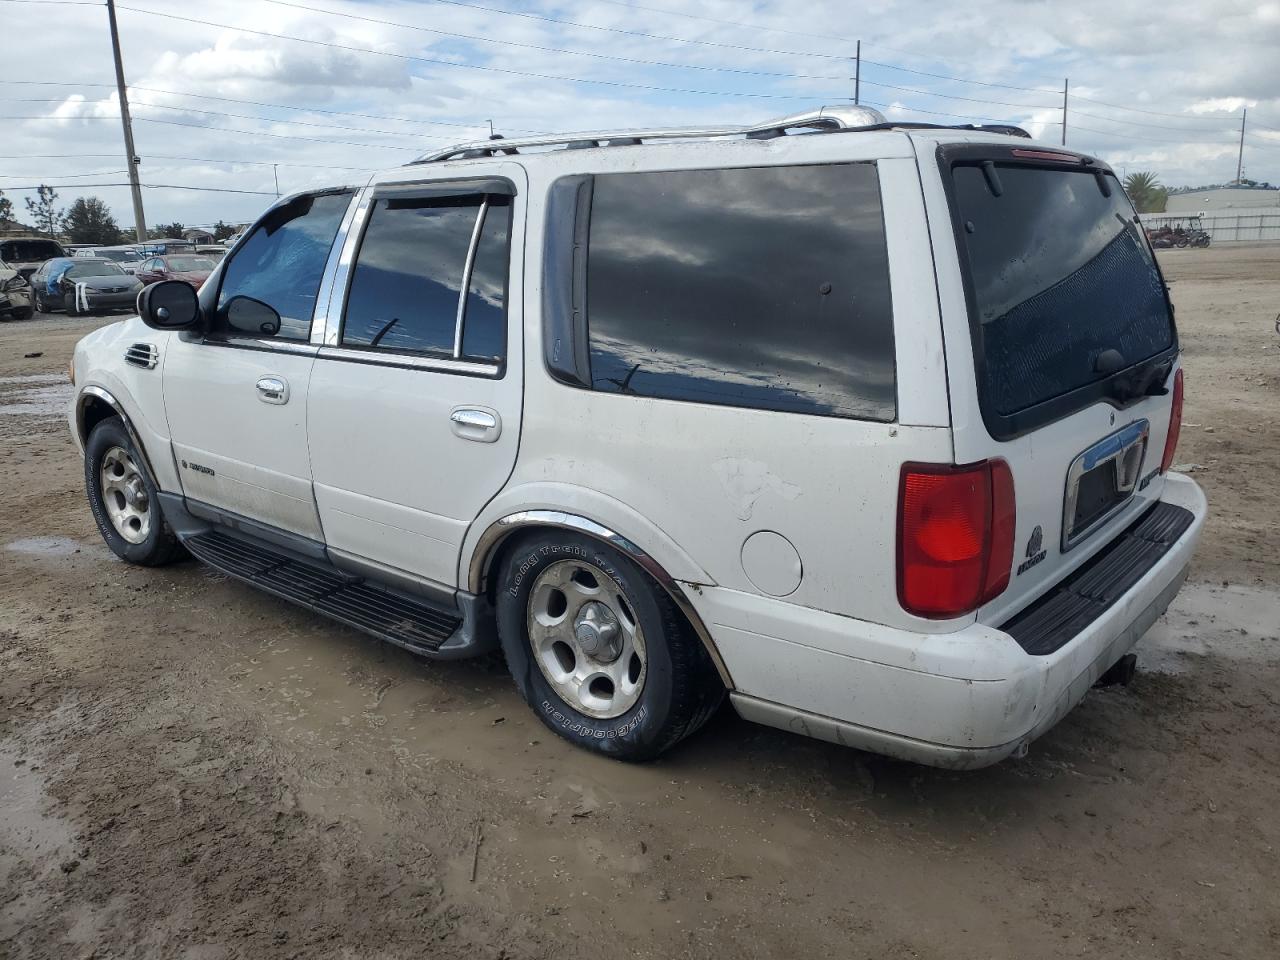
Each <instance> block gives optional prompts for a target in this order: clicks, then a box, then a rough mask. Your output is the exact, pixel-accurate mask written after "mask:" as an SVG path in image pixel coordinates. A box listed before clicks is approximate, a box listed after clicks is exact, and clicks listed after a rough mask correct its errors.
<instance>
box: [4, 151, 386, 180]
mask: <svg viewBox="0 0 1280 960" xmlns="http://www.w3.org/2000/svg"><path fill="white" fill-rule="evenodd" d="M115 156H116V155H115V154H114V153H21V154H18V153H11V154H6V155H4V156H0V160H101V159H106V158H114V157H115ZM144 159H147V160H185V161H188V162H190V163H230V164H248V165H254V166H263V167H271V166H280V167H300V168H304V169H314V170H371V169H372V168H371V167H344V166H342V165H340V164H333V163H288V162H286V161H283V160H276V161H272V160H225V159H214V158H213V157H175V156H173V155H171V154H166V153H148V154H145V156H144ZM112 172H115V173H118V172H119V171H112ZM86 176H87V174H86Z"/></svg>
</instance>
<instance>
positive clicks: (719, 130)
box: [410, 106, 886, 165]
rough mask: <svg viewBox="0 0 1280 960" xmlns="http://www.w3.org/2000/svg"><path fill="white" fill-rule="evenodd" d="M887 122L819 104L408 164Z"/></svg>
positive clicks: (532, 140) (521, 143)
mask: <svg viewBox="0 0 1280 960" xmlns="http://www.w3.org/2000/svg"><path fill="white" fill-rule="evenodd" d="M885 122H886V121H885V118H884V115H883V114H881V113H880V112H879V111H878V110H872V109H871V108H870V107H859V106H838V107H819V108H818V109H817V110H806V111H804V112H802V113H794V114H790V115H789V116H785V117H778V118H776V119H774V120H767V121H765V122H764V123H757V124H752V125H750V126H746V127H731V126H720V127H671V128H666V129H662V128H657V129H647V130H611V131H592V132H588V133H561V134H548V135H545V136H538V137H522V138H520V139H518V140H507V139H505V138H495V139H490V140H480V141H477V142H474V143H459V144H455V145H454V146H452V147H446V148H445V149H443V150H439V151H437V152H435V153H429V154H426V155H425V156H422V157H419V158H418V159H417V160H413V161H410V165H412V164H415V163H435V162H438V161H441V160H472V159H475V158H477V157H494V156H500V155H511V154H515V153H519V152H520V151H521V150H523V149H527V148H529V147H561V148H564V149H568V150H575V149H584V148H587V147H620V146H635V145H637V144H641V143H644V142H645V141H653V140H705V139H710V138H718V137H748V138H751V139H759V140H765V139H769V138H771V137H781V136H786V135H787V132H788V131H790V130H803V129H813V130H846V129H856V128H859V127H867V126H878V125H880V124H883V123H885Z"/></svg>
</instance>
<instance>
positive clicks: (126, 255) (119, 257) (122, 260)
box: [73, 246, 142, 273]
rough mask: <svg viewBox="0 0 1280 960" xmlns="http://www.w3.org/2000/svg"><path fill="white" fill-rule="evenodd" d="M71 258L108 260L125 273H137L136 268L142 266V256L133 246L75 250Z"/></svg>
mask: <svg viewBox="0 0 1280 960" xmlns="http://www.w3.org/2000/svg"><path fill="white" fill-rule="evenodd" d="M73 256H75V257H76V258H77V259H79V258H81V257H87V258H89V259H95V260H110V261H111V262H112V263H115V264H119V266H120V269H121V270H123V271H124V272H125V273H137V272H138V267H139V266H141V264H142V256H141V254H139V253H138V248H137V247H134V246H119V247H86V248H84V249H81V250H77V251H76V252H75V253H74V254H73Z"/></svg>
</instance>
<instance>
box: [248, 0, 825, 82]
mask: <svg viewBox="0 0 1280 960" xmlns="http://www.w3.org/2000/svg"><path fill="white" fill-rule="evenodd" d="M263 2H264V3H271V4H275V5H277V6H281V7H292V8H294V9H296V10H305V11H306V12H307V13H323V14H326V15H327V16H331V17H341V18H342V19H343V20H360V21H363V22H365V23H377V24H381V25H383V26H387V27H399V28H401V29H404V30H417V31H419V32H421V33H433V34H435V35H437V36H441V37H453V38H455V39H459V40H472V41H475V42H478V43H493V44H497V45H499V46H503V47H518V48H520V49H523V50H538V51H540V52H542V53H564V54H569V55H570V56H575V57H592V58H594V59H596V60H613V61H616V62H618V63H634V64H639V65H640V66H646V67H668V68H670V69H674V70H704V71H711V72H716V73H737V74H745V75H748V76H756V77H781V78H785V79H790V80H844V79H845V78H844V77H829V76H814V75H811V74H804V73H781V72H778V71H772V70H751V69H748V68H746V67H721V66H715V65H712V64H703V63H672V62H670V61H668V60H645V59H641V58H638V57H623V56H619V55H618V54H615V53H597V52H595V51H593V50H566V49H564V48H562V47H547V46H542V45H540V44H536V43H522V42H520V41H518V40H498V39H495V38H493V37H484V36H479V35H478V34H473V33H454V32H452V31H449V30H440V29H437V28H435V27H424V26H420V25H418V24H413V23H401V22H399V21H396V20H384V19H382V18H380V17H370V16H362V15H360V14H355V13H343V12H340V11H338V10H326V9H324V8H323V7H311V6H306V5H304V4H301V3H291V2H290V0H263ZM801 56H807V55H806V54H801ZM834 59H838V60H848V59H849V58H848V57H847V56H841V57H836V58H834Z"/></svg>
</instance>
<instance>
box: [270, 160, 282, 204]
mask: <svg viewBox="0 0 1280 960" xmlns="http://www.w3.org/2000/svg"><path fill="white" fill-rule="evenodd" d="M271 175H272V176H273V177H275V178H276V199H277V200H279V199H280V164H278V163H273V164H272V165H271Z"/></svg>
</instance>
